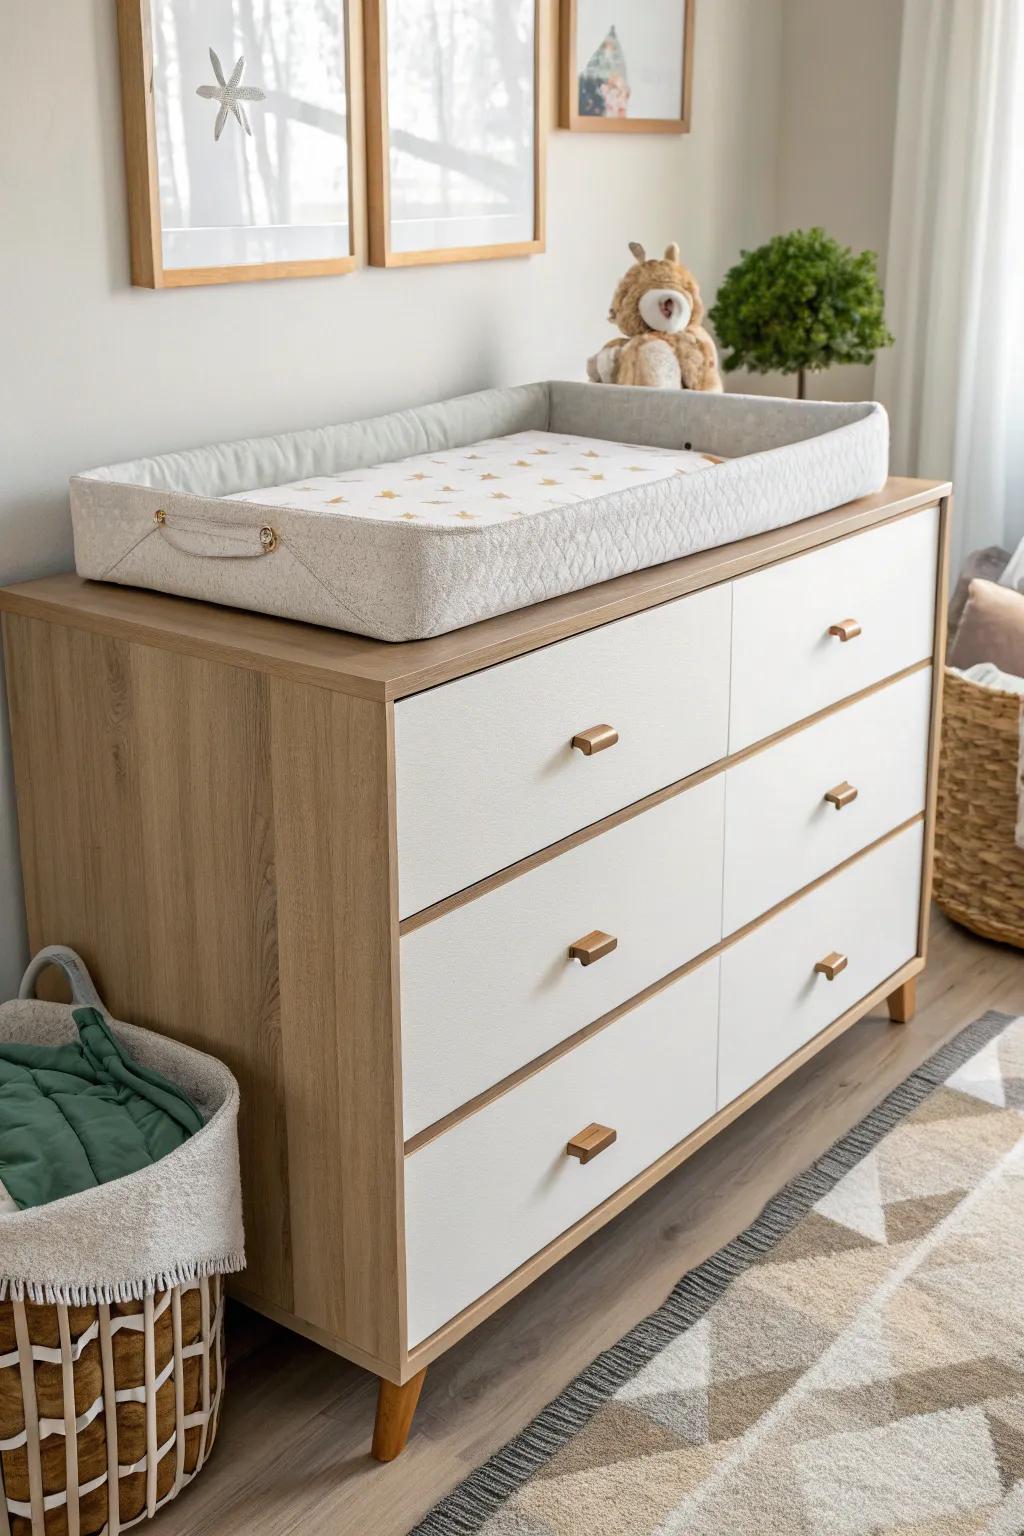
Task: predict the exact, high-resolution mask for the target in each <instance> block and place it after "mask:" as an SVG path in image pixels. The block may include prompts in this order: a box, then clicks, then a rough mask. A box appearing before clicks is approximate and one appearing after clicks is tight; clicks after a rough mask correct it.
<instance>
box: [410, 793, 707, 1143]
mask: <svg viewBox="0 0 1024 1536" xmlns="http://www.w3.org/2000/svg"><path fill="white" fill-rule="evenodd" d="M724 798H725V797H724V782H723V777H722V775H721V774H719V775H718V776H716V777H715V778H713V779H710V780H708V782H707V783H705V784H699V785H697V786H696V787H695V788H693V789H690V790H687V791H686V792H685V793H683V794H681V795H676V796H674V797H673V799H671V800H668V801H666V802H665V803H664V804H663V805H659V806H655V807H653V808H652V809H651V810H649V811H644V812H643V813H642V814H641V815H639V816H634V817H633V818H632V819H631V820H630V821H627V822H623V823H622V825H621V826H618V827H613V828H611V830H610V831H607V832H602V833H601V834H600V835H599V836H597V837H594V838H591V839H589V840H588V841H587V842H585V843H581V844H580V845H579V846H578V847H576V848H572V849H570V850H569V851H568V852H566V853H563V854H559V855H558V857H557V858H554V859H551V860H550V861H549V862H548V863H546V864H541V865H540V866H539V867H538V868H536V869H533V870H530V871H529V872H528V873H527V874H525V875H521V876H519V878H518V879H515V880H511V881H509V883H508V884H507V885H502V886H498V887H497V889H495V890H493V891H490V892H489V893H488V894H487V895H485V896H481V897H478V898H477V900H476V901H471V902H469V903H468V904H467V905H466V906H464V907H458V908H456V909H455V910H454V911H453V912H448V913H446V915H445V916H443V917H440V918H437V919H435V921H434V922H431V923H427V924H425V925H424V926H423V927H422V928H416V929H414V930H413V931H412V932H411V933H407V934H406V935H405V936H404V937H403V939H402V941H401V962H402V1078H403V1083H404V1095H405V1135H406V1138H407V1139H408V1138H409V1137H410V1136H414V1135H415V1134H416V1133H417V1131H421V1130H422V1129H423V1128H424V1126H427V1125H431V1124H433V1122H434V1121H436V1120H439V1119H441V1117H442V1116H443V1115H446V1114H448V1113H449V1111H451V1110H453V1109H457V1108H458V1107H459V1105H461V1104H465V1103H467V1102H468V1101H469V1100H470V1099H472V1098H473V1097H475V1095H476V1094H478V1093H481V1092H482V1091H483V1090H484V1089H485V1088H489V1087H491V1086H492V1085H493V1084H494V1083H496V1082H500V1080H501V1079H502V1078H503V1077H507V1076H508V1074H509V1073H510V1072H514V1071H515V1070H516V1069H517V1068H518V1067H521V1066H523V1065H524V1064H525V1063H526V1062H528V1061H532V1060H533V1059H534V1058H535V1057H537V1056H540V1055H542V1054H543V1052H544V1051H546V1050H549V1049H550V1047H551V1046H553V1045H555V1044H557V1042H558V1041H560V1040H564V1039H565V1038H566V1037H567V1036H569V1035H571V1034H574V1033H575V1031H576V1030H578V1029H582V1028H583V1026H584V1025H586V1024H590V1023H592V1022H593V1020H594V1019H597V1018H600V1016H601V1015H602V1014H603V1013H607V1012H608V1011H609V1010H610V1009H612V1008H615V1007H617V1006H618V1005H619V1004H620V1003H624V1002H625V1001H626V1000H627V999H628V998H630V997H633V996H635V994H636V993H637V992H639V991H641V990H642V989H643V988H644V987H646V986H648V985H649V984H650V983H651V982H653V981H657V980H658V979H659V978H660V977H662V976H665V975H667V974H668V973H669V971H672V970H674V969H675V968H676V967H677V966H680V965H685V963H686V962H687V961H688V960H691V959H692V958H693V957H694V955H697V954H700V953H701V951H702V950H705V949H710V948H711V946H712V945H714V944H717V943H718V941H719V939H720V938H721V936H722V929H721V915H722V810H723V804H724ZM595 929H597V930H601V931H603V932H604V933H606V934H611V935H612V936H614V938H615V939H616V940H617V945H616V948H615V949H614V950H612V951H611V952H610V953H608V954H606V955H604V956H603V957H602V958H600V959H598V960H595V961H592V962H590V963H588V964H587V965H583V964H582V963H581V962H580V961H579V960H576V959H572V958H571V957H570V955H569V948H570V945H571V944H572V943H573V942H574V941H575V940H576V939H579V938H582V937H583V936H584V935H587V934H589V933H591V932H592V931H593V930H595Z"/></svg>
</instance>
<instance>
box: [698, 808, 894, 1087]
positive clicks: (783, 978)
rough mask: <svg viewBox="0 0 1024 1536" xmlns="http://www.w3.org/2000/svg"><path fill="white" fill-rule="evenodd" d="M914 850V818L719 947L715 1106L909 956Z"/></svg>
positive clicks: (789, 1052) (787, 1053) (795, 1047)
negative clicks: (820, 969) (839, 965)
mask: <svg viewBox="0 0 1024 1536" xmlns="http://www.w3.org/2000/svg"><path fill="white" fill-rule="evenodd" d="M923 846H924V834H923V826H922V823H921V822H917V823H915V825H914V826H912V827H908V828H907V830H906V831H905V832H901V833H899V834H898V835H897V836H896V837H894V838H892V839H890V841H889V842H887V843H883V844H882V845H881V847H879V848H876V849H874V850H873V852H871V853H868V854H865V855H864V857H863V858H861V859H858V860H857V862H856V863H855V864H851V865H850V866H849V868H847V869H845V870H842V871H841V872H840V873H839V874H838V875H835V876H833V878H832V879H830V880H826V881H825V882H824V884H822V885H819V886H818V887H816V889H815V890H813V891H810V892H809V893H808V894H807V895H806V896H803V897H801V898H800V900H799V901H795V902H794V903H793V904H792V905H791V906H788V907H786V908H785V909H784V910H783V911H782V912H780V913H778V915H777V916H775V917H773V918H770V919H769V920H768V922H766V923H764V924H763V925H762V926H761V927H759V928H755V929H754V930H753V931H752V932H751V933H749V934H747V935H746V937H745V938H742V939H740V940H738V942H737V943H735V944H733V945H731V946H730V947H729V948H728V949H726V950H724V951H723V953H722V957H721V966H722V997H721V1014H720V1028H719V1060H718V1100H719V1107H720V1108H722V1107H724V1105H726V1104H728V1103H730V1102H731V1101H732V1100H733V1099H735V1098H737V1097H738V1095H739V1094H741V1093H743V1091H744V1090H745V1089H747V1088H749V1087H751V1085H752V1084H754V1083H756V1082H757V1081H758V1080H759V1079H760V1078H762V1077H764V1075H765V1073H767V1072H770V1071H771V1070H772V1068H773V1067H776V1066H778V1064H779V1063H780V1062H782V1061H785V1059H786V1057H787V1056H791V1055H792V1053H793V1052H794V1051H796V1050H799V1048H800V1046H802V1045H804V1044H806V1042H807V1041H808V1040H811V1039H813V1038H814V1036H815V1035H817V1034H819V1033H820V1031H821V1030H823V1029H824V1028H825V1027H826V1026H827V1025H829V1024H831V1023H832V1021H833V1020H834V1019H837V1018H838V1017H839V1016H840V1014H843V1013H845V1012H846V1010H847V1009H848V1008H852V1007H853V1005H854V1004H855V1003H857V1002H859V1001H860V999H861V998H862V997H865V996H866V995H867V994H868V993H869V992H870V991H871V990H872V989H873V988H874V987H877V986H878V985H879V983H880V982H883V981H885V980H886V978H887V977H889V976H891V975H893V973H894V972H895V971H897V970H899V968H900V966H901V965H903V964H905V963H906V961H908V960H910V959H912V958H913V956H914V955H915V954H916V953H917V947H918V915H919V910H920V891H921V859H922V850H923ZM834 952H838V953H839V954H841V955H844V956H845V957H846V958H847V962H848V963H847V965H846V967H845V969H843V970H841V971H840V972H839V974H838V975H836V977H835V979H834V980H832V981H829V980H828V979H827V977H826V976H825V975H824V974H816V973H815V965H816V964H818V962H819V961H823V960H824V959H825V958H826V957H827V956H829V955H830V954H832V953H834Z"/></svg>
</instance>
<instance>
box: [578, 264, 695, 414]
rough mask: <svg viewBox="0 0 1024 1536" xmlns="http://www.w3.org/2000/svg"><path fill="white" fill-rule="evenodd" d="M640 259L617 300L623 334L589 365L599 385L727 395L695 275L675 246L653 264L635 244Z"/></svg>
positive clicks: (613, 314) (612, 314)
mask: <svg viewBox="0 0 1024 1536" xmlns="http://www.w3.org/2000/svg"><path fill="white" fill-rule="evenodd" d="M629 249H630V250H631V251H632V253H633V255H634V257H635V258H636V259H635V262H634V264H633V266H631V267H630V269H629V271H628V272H627V273H626V275H625V277H624V278H623V279H622V281H621V282H620V283H619V286H618V287H617V288H616V290H615V293H614V294H613V296H612V305H611V309H610V310H609V311H608V318H609V320H614V322H615V324H616V325H617V326H618V327H619V330H620V331H621V332H622V335H621V336H617V337H616V338H615V340H614V341H610V342H608V344H607V346H604V347H602V348H601V350H600V352H598V353H597V354H596V355H595V356H594V357H592V358H590V359H589V361H588V363H587V377H588V378H590V379H592V380H593V381H594V383H595V384H646V385H648V386H651V387H653V388H656V389H700V390H705V391H713V392H717V393H721V389H722V378H721V374H720V373H719V371H718V353H717V352H716V351H715V344H714V342H713V341H712V340H711V337H710V336H709V335H708V333H707V331H706V330H705V329H704V327H703V326H702V325H701V321H702V320H703V318H704V305H703V304H702V303H701V297H700V289H699V288H698V287H697V280H696V278H695V277H694V275H693V273H692V272H690V271H689V270H688V269H687V268H686V267H684V266H683V265H682V263H681V262H680V260H679V247H678V245H676V244H675V242H674V241H673V243H672V244H671V245H670V246H668V247H667V248H666V250H665V255H664V256H663V257H662V259H661V260H660V261H659V260H657V259H656V258H655V259H652V260H651V261H648V259H647V253H646V251H645V250H644V248H643V246H642V245H640V244H638V242H637V241H635V240H633V241H631V242H630V246H629Z"/></svg>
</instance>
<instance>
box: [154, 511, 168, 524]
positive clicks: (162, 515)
mask: <svg viewBox="0 0 1024 1536" xmlns="http://www.w3.org/2000/svg"><path fill="white" fill-rule="evenodd" d="M153 521H154V523H156V525H157V527H158V528H162V527H163V526H164V523H166V521H167V513H166V512H165V511H164V509H163V507H157V509H156V511H155V512H154V513H153Z"/></svg>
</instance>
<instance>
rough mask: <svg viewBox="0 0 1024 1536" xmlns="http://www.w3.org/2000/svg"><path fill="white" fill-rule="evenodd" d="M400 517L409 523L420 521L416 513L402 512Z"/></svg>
mask: <svg viewBox="0 0 1024 1536" xmlns="http://www.w3.org/2000/svg"><path fill="white" fill-rule="evenodd" d="M398 515H399V517H400V518H402V520H403V521H404V522H407V523H415V522H418V521H419V519H418V517H417V515H416V513H415V512H400V513H399V514H398Z"/></svg>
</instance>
